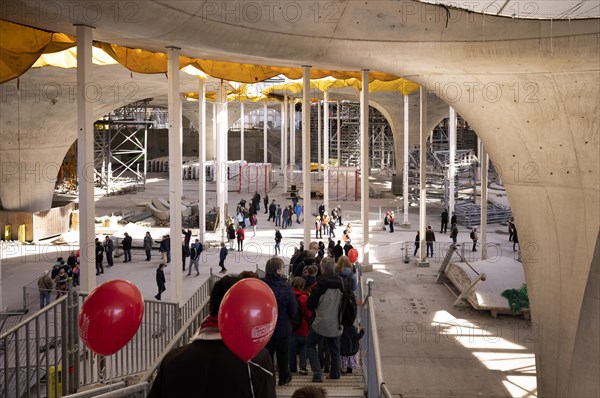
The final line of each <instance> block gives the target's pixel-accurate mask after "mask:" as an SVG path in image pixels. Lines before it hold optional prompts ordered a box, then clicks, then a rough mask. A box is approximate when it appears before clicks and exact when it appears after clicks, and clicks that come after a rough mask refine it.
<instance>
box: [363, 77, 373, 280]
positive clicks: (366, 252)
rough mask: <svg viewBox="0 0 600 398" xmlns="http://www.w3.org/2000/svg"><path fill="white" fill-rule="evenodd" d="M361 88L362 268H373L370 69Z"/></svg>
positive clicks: (365, 270)
mask: <svg viewBox="0 0 600 398" xmlns="http://www.w3.org/2000/svg"><path fill="white" fill-rule="evenodd" d="M361 81H362V87H361V90H360V143H361V148H362V149H361V151H360V171H361V176H360V185H361V187H360V193H361V195H360V196H361V198H360V212H361V217H360V218H361V222H362V225H363V230H362V244H363V245H362V270H363V272H368V271H372V270H373V266H372V265H371V263H370V262H369V70H368V69H363V70H361Z"/></svg>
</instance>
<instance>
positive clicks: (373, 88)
mask: <svg viewBox="0 0 600 398" xmlns="http://www.w3.org/2000/svg"><path fill="white" fill-rule="evenodd" d="M302 87H303V84H302V81H290V82H286V83H283V84H278V85H275V86H271V87H267V88H266V89H264V90H263V94H264V95H275V94H276V93H281V94H280V95H285V94H287V95H297V94H299V93H300V92H302ZM347 87H354V88H355V89H356V90H357V91H360V90H361V89H362V82H361V81H360V80H359V79H355V78H351V79H335V78H331V77H327V78H324V79H318V80H311V81H310V88H311V90H319V91H322V92H325V91H329V92H331V91H335V90H336V89H342V88H347ZM418 89H419V85H418V84H416V83H413V82H411V81H409V80H406V79H403V78H396V79H395V80H391V81H381V80H371V81H370V82H369V92H371V93H375V92H378V91H400V92H401V93H402V94H404V95H408V94H410V93H412V92H415V91H417V90H418Z"/></svg>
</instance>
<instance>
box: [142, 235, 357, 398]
mask: <svg viewBox="0 0 600 398" xmlns="http://www.w3.org/2000/svg"><path fill="white" fill-rule="evenodd" d="M314 243H316V242H313V243H311V245H310V246H309V248H308V249H307V250H305V249H304V248H303V247H299V248H298V249H297V251H296V254H295V256H294V260H295V261H296V264H295V266H294V267H293V269H294V271H295V273H294V274H292V275H290V276H289V278H287V277H286V276H285V274H286V272H285V266H286V264H285V262H284V261H283V259H282V258H281V257H277V256H275V257H272V258H270V259H269V260H268V261H267V262H266V264H265V277H264V278H262V280H263V281H264V282H265V283H266V284H267V285H268V286H269V287H270V288H271V290H272V291H273V294H274V296H275V298H276V300H277V311H278V314H277V321H276V325H275V329H274V331H273V335H272V336H271V338H270V340H269V342H268V343H267V344H266V347H265V348H264V349H263V350H262V351H261V352H259V353H258V354H257V355H256V357H255V358H254V359H252V360H251V361H250V362H249V364H248V365H247V364H245V363H244V362H243V361H242V360H241V359H239V358H237V357H236V356H235V354H233V352H231V351H230V350H229V349H228V348H227V347H226V345H225V344H224V342H223V340H222V338H221V335H220V332H219V325H218V315H219V306H220V303H221V301H222V299H223V297H224V296H225V293H226V292H227V290H228V289H229V288H231V287H232V286H233V285H234V284H235V283H236V282H237V281H238V280H240V279H243V278H257V277H258V276H257V274H256V273H255V272H252V271H244V272H242V273H240V274H239V275H233V274H229V275H226V276H224V277H222V278H221V279H219V280H218V281H217V282H216V283H215V285H214V287H213V289H212V292H211V296H210V304H209V306H210V315H209V316H208V317H206V318H205V319H204V320H203V322H202V324H201V326H200V329H199V330H198V332H197V333H196V335H195V336H194V337H193V338H192V341H191V342H190V343H189V344H187V345H184V346H183V347H180V348H178V349H175V350H173V351H172V352H170V353H169V354H168V355H167V356H166V357H165V359H164V360H163V362H162V364H161V365H160V367H159V370H158V375H157V377H156V379H155V381H154V383H153V386H152V389H151V391H150V394H149V397H152V398H157V397H167V396H185V395H186V393H187V392H189V391H192V390H193V391H195V393H197V394H198V395H201V396H236V397H251V396H255V397H275V396H276V392H275V386H276V380H277V379H278V382H277V384H279V385H281V386H283V385H287V384H289V383H290V382H291V380H292V377H293V375H294V374H295V373H299V374H308V373H309V368H310V372H312V381H313V382H315V383H320V382H323V379H324V375H323V373H324V372H325V373H328V376H327V378H328V379H339V378H340V377H342V374H344V373H352V369H356V368H358V367H359V364H358V358H357V351H358V349H357V348H356V347H357V341H359V340H360V338H361V337H362V331H360V332H359V331H358V330H357V328H356V326H355V325H354V323H355V320H356V312H357V308H356V297H355V293H354V292H355V290H356V289H357V286H358V277H357V270H356V268H355V266H354V264H352V263H351V262H350V260H349V259H348V257H346V256H344V255H342V256H340V258H339V259H338V261H337V262H336V261H335V260H334V257H333V255H332V253H331V252H329V253H327V254H325V255H324V256H320V255H319V254H318V252H317V251H314V248H315V244H314ZM300 259H302V260H300ZM274 364H276V365H277V366H276V367H275V365H274ZM309 365H310V366H309ZM248 367H249V370H248ZM275 369H277V371H276V370H275ZM276 374H277V378H276V376H275V375H276ZM231 380H236V382H235V383H231ZM252 392H253V393H254V395H252ZM292 396H293V397H300V398H302V397H307V398H308V397H316V398H320V397H326V391H325V390H324V389H322V388H320V387H317V386H305V387H302V388H300V389H298V390H297V391H296V392H294V395H292Z"/></svg>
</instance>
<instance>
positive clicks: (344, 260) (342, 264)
mask: <svg viewBox="0 0 600 398" xmlns="http://www.w3.org/2000/svg"><path fill="white" fill-rule="evenodd" d="M335 272H336V273H338V274H339V275H340V276H341V277H342V280H344V282H345V283H348V287H350V288H351V289H352V291H355V290H356V288H357V287H358V282H357V278H356V271H355V270H354V265H353V264H352V262H351V261H350V259H349V258H348V257H347V256H340V258H339V259H338V262H337V264H336V265H335ZM346 281H347V282H346Z"/></svg>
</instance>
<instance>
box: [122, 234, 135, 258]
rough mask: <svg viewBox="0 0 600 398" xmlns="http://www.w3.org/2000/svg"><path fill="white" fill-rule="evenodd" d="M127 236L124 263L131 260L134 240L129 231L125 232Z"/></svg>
mask: <svg viewBox="0 0 600 398" xmlns="http://www.w3.org/2000/svg"><path fill="white" fill-rule="evenodd" d="M124 235H125V238H123V256H124V257H125V259H124V260H123V262H124V263H127V262H129V263H130V262H131V241H132V240H133V239H132V238H131V236H129V234H128V233H127V232H125V234H124Z"/></svg>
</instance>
